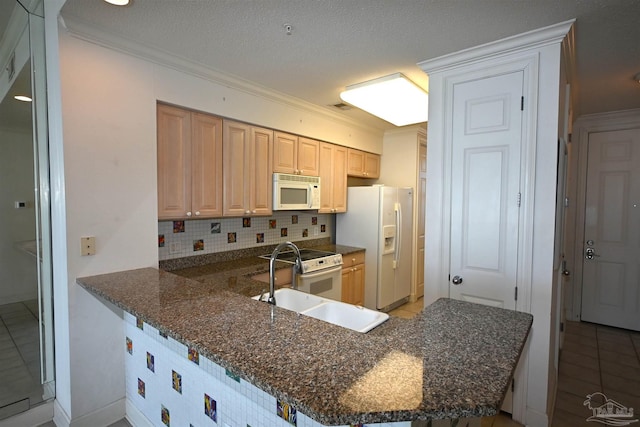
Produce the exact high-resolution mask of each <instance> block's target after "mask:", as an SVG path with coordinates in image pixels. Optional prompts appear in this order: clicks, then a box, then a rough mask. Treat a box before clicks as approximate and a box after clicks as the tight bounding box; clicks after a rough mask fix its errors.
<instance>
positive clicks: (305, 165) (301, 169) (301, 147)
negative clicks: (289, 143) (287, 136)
mask: <svg viewBox="0 0 640 427" xmlns="http://www.w3.org/2000/svg"><path fill="white" fill-rule="evenodd" d="M319 164H320V141H316V140H315V139H309V138H304V137H302V136H301V137H299V138H298V162H297V173H299V174H300V175H309V176H318V173H319Z"/></svg>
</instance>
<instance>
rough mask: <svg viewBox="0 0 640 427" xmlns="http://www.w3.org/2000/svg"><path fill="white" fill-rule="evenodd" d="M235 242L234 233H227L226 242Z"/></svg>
mask: <svg viewBox="0 0 640 427" xmlns="http://www.w3.org/2000/svg"><path fill="white" fill-rule="evenodd" d="M235 242H236V233H227V243H235Z"/></svg>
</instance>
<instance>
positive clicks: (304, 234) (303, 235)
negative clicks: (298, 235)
mask: <svg viewBox="0 0 640 427" xmlns="http://www.w3.org/2000/svg"><path fill="white" fill-rule="evenodd" d="M302 237H309V229H308V228H305V229H304V230H302Z"/></svg>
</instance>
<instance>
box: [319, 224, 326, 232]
mask: <svg viewBox="0 0 640 427" xmlns="http://www.w3.org/2000/svg"><path fill="white" fill-rule="evenodd" d="M326 231H327V224H320V232H321V233H325V232H326Z"/></svg>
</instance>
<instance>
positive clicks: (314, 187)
mask: <svg viewBox="0 0 640 427" xmlns="http://www.w3.org/2000/svg"><path fill="white" fill-rule="evenodd" d="M319 208H320V177H318V176H306V175H291V174H287V173H274V174H273V210H274V211H287V210H289V211H299V210H306V209H319Z"/></svg>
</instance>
